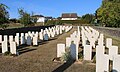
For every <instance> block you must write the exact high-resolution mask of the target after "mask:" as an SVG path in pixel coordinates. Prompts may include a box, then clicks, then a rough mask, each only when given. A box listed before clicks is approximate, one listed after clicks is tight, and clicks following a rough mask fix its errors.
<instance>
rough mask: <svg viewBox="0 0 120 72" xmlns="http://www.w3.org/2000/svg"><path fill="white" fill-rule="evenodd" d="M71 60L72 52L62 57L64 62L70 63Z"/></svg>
mask: <svg viewBox="0 0 120 72" xmlns="http://www.w3.org/2000/svg"><path fill="white" fill-rule="evenodd" d="M69 59H70V52H66V53H64V54H63V56H62V60H63V61H68V60H69Z"/></svg>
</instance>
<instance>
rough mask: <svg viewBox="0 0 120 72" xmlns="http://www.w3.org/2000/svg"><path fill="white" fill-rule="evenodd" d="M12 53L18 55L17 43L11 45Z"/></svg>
mask: <svg viewBox="0 0 120 72" xmlns="http://www.w3.org/2000/svg"><path fill="white" fill-rule="evenodd" d="M10 52H11V53H12V54H17V49H16V43H15V42H11V43H10Z"/></svg>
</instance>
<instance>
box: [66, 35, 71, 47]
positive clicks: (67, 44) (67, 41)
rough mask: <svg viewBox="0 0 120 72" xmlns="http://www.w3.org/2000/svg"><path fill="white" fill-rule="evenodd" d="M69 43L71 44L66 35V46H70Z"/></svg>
mask: <svg viewBox="0 0 120 72" xmlns="http://www.w3.org/2000/svg"><path fill="white" fill-rule="evenodd" d="M70 45H71V38H70V37H67V38H66V47H70Z"/></svg>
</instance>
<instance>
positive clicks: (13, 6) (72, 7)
mask: <svg viewBox="0 0 120 72" xmlns="http://www.w3.org/2000/svg"><path fill="white" fill-rule="evenodd" d="M0 3H3V4H6V5H7V6H8V7H9V8H10V9H9V10H8V11H9V13H10V18H18V17H19V14H18V8H24V10H25V11H27V12H28V13H32V12H34V14H42V15H44V16H52V17H60V16H61V14H62V13H77V14H78V15H79V16H82V15H84V14H86V13H92V14H93V13H95V11H96V9H97V8H99V7H100V6H101V3H102V0H0Z"/></svg>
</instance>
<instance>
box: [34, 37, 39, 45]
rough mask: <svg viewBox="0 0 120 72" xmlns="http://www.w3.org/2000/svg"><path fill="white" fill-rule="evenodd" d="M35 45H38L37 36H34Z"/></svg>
mask: <svg viewBox="0 0 120 72" xmlns="http://www.w3.org/2000/svg"><path fill="white" fill-rule="evenodd" d="M33 45H38V39H37V37H33Z"/></svg>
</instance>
